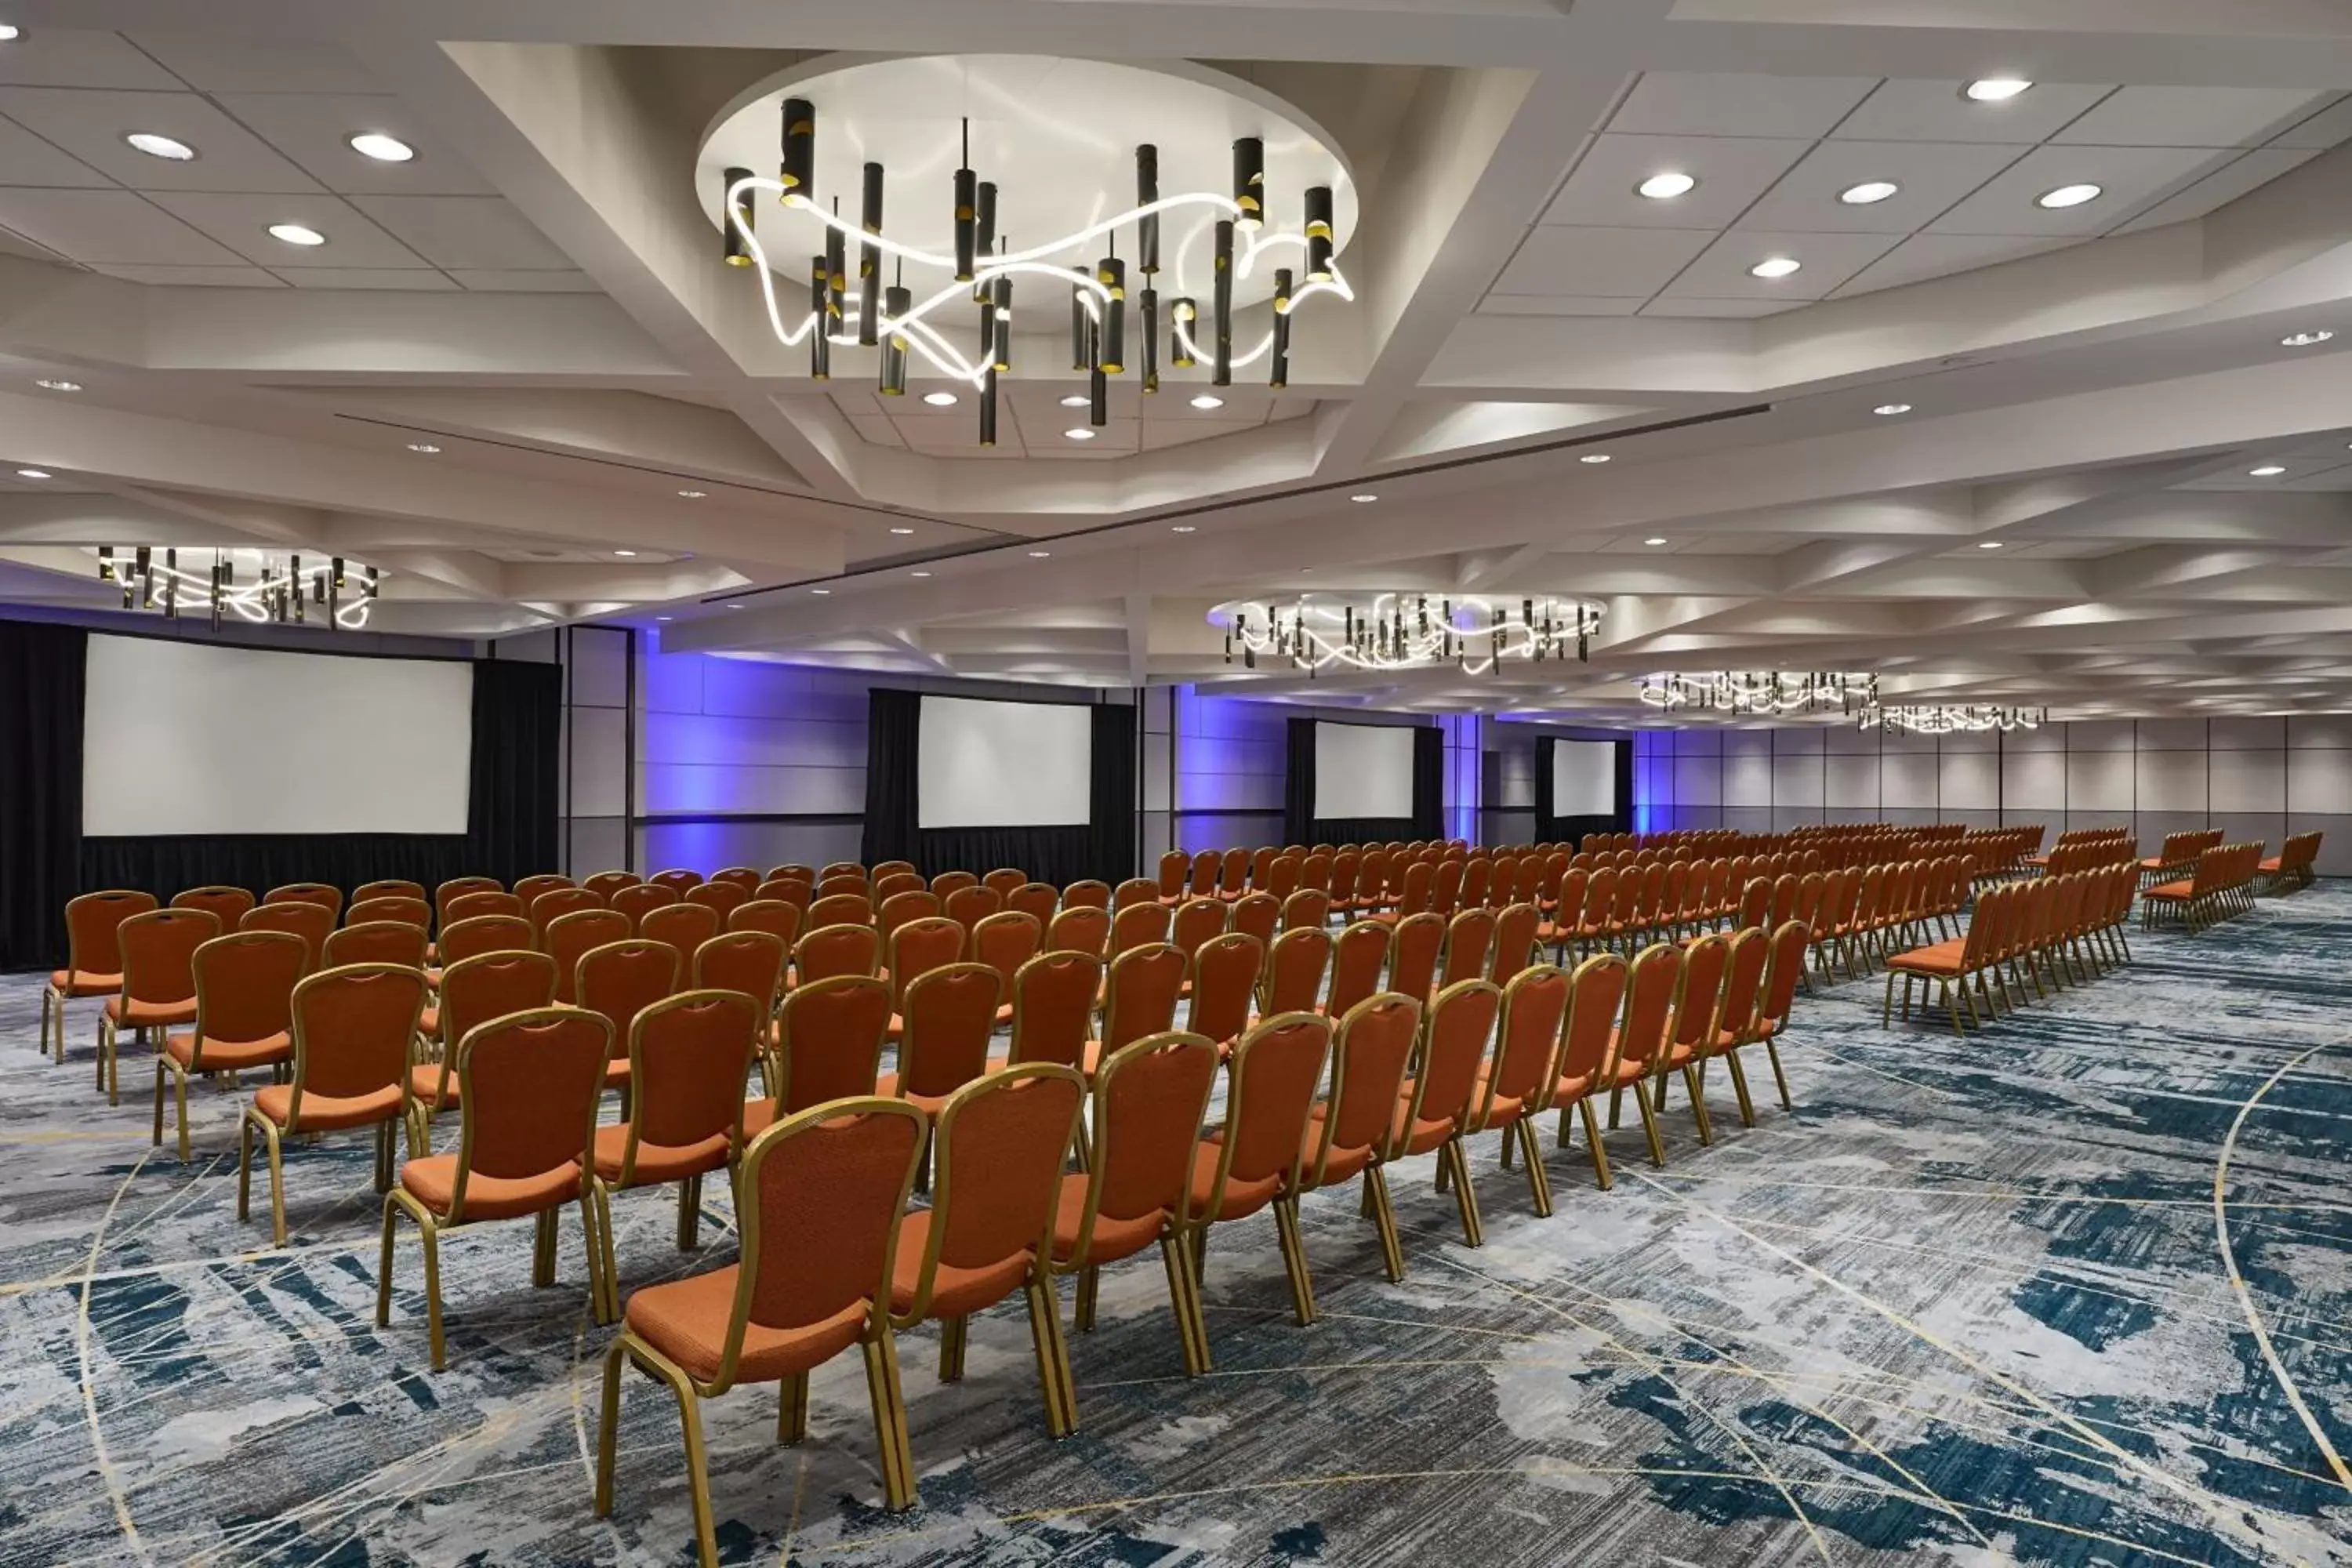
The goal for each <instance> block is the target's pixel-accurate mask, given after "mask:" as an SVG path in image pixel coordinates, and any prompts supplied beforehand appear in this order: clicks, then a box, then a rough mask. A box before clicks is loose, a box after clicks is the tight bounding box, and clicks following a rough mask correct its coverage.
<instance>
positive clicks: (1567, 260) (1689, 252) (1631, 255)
mask: <svg viewBox="0 0 2352 1568" xmlns="http://www.w3.org/2000/svg"><path fill="white" fill-rule="evenodd" d="M1714 237H1715V236H1714V235H1713V234H1711V233H1708V232H1707V231H1706V230H1704V229H1686V228H1575V227H1570V226H1567V225H1564V224H1546V225H1543V226H1539V227H1538V228H1537V229H1536V230H1535V231H1534V232H1533V233H1531V234H1529V235H1528V237H1527V239H1526V240H1525V242H1523V243H1522V244H1521V245H1520V247H1519V253H1518V255H1517V256H1516V257H1513V258H1511V264H1510V265H1509V266H1508V267H1506V268H1503V276H1502V277H1501V278H1500V279H1496V283H1495V289H1496V292H1497V293H1501V294H1601V295H1619V296H1628V295H1630V296H1633V297H1635V298H1641V299H1646V298H1648V297H1649V296H1650V295H1652V294H1654V293H1656V292H1657V291H1658V290H1659V289H1663V288H1664V287H1665V285H1666V282H1667V280H1668V279H1671V278H1673V277H1674V275H1675V273H1676V272H1679V271H1680V270H1682V268H1684V267H1685V266H1686V265H1688V264H1689V262H1690V259H1691V258H1693V257H1695V256H1696V255H1697V254H1698V253H1699V252H1700V251H1702V250H1704V249H1706V246H1707V242H1708V241H1709V240H1711V239H1713V238H1714Z"/></svg>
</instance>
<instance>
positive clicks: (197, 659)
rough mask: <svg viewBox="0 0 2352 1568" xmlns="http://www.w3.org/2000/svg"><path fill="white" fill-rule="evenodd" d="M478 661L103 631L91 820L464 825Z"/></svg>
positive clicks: (372, 827)
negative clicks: (283, 649)
mask: <svg viewBox="0 0 2352 1568" xmlns="http://www.w3.org/2000/svg"><path fill="white" fill-rule="evenodd" d="M473 713H474V669H473V666H472V665H470V664H468V663H467V662H466V661H465V660H463V659H423V658H351V657H348V656H343V657H337V656H335V655H331V654H312V653H270V652H265V651H263V650H261V649H257V648H243V647H218V646H215V645H213V644H208V643H196V642H177V641H173V640H171V639H168V638H163V637H91V638H90V639H89V689H88V695H87V696H86V697H85V698H84V700H83V704H82V746H83V750H82V757H83V762H82V773H81V780H82V782H81V830H82V831H83V832H84V833H85V834H88V835H90V836H91V837H112V836H116V835H136V836H145V835H150V834H170V833H463V832H465V831H466V795H467V784H468V782H469V773H470V770H471V765H472V762H473Z"/></svg>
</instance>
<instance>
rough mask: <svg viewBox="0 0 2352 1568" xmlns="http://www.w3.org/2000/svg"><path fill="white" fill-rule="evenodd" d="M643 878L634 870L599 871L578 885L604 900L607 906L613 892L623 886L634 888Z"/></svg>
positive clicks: (611, 899)
mask: <svg viewBox="0 0 2352 1568" xmlns="http://www.w3.org/2000/svg"><path fill="white" fill-rule="evenodd" d="M644 880H645V879H644V878H643V877H640V876H638V875H637V874H636V873H635V871H599V872H597V873H596V874H595V875H594V876H593V877H589V878H586V879H583V881H582V882H581V884H580V885H581V886H582V887H583V888H585V889H588V890H589V891H590V892H592V893H593V894H595V895H596V896H597V897H598V898H600V899H602V900H604V902H605V904H606V905H607V906H608V907H609V906H610V905H611V903H612V901H613V895H614V893H617V892H619V891H620V890H621V889H624V888H634V887H635V886H637V885H638V884H639V883H640V882H643V881H644Z"/></svg>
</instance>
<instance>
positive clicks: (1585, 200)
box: [1543, 134, 1811, 228]
mask: <svg viewBox="0 0 2352 1568" xmlns="http://www.w3.org/2000/svg"><path fill="white" fill-rule="evenodd" d="M1810 145H1811V143H1810V142H1800V141H1795V140H1785V139H1783V140H1769V139H1762V138H1757V137H1744V136H1619V135H1613V134H1612V135H1607V136H1596V137H1594V138H1593V139H1592V144H1591V146H1590V147H1588V148H1587V149H1586V150H1585V153H1584V156H1583V157H1582V158H1581V159H1580V160H1579V161H1578V163H1577V165H1576V170H1575V172H1574V173H1573V174H1570V175H1569V177H1568V183H1567V184H1565V185H1563V186H1561V187H1560V193H1559V195H1558V196H1557V197H1555V198H1553V201H1552V204H1551V206H1550V207H1549V209H1548V210H1547V211H1546V212H1545V213H1544V216H1543V221H1544V222H1546V223H1553V224H1585V225H1591V226H1609V227H1656V228H1721V227H1722V226H1724V225H1725V224H1727V223H1729V222H1730V221H1731V220H1732V219H1734V218H1736V217H1738V216H1739V215H1740V213H1741V212H1742V211H1744V210H1745V209H1746V208H1747V206H1748V204H1749V203H1750V202H1753V201H1754V200H1755V199H1756V198H1757V197H1758V196H1759V195H1763V194H1764V192H1765V191H1766V190H1768V189H1769V188H1770V186H1771V184H1772V182H1773V181H1775V180H1777V179H1779V178H1780V176H1781V175H1782V174H1785V173H1786V172H1787V171H1788V169H1789V166H1790V164H1792V163H1795V162H1796V161H1797V160H1798V159H1799V158H1801V157H1802V156H1804V154H1805V151H1806V149H1807V148H1808V147H1809V146H1810ZM1668 173H1678V174H1688V175H1690V176H1691V177H1692V178H1693V179H1696V181H1697V182H1698V184H1697V185H1696V187H1695V188H1694V189H1692V190H1690V191H1689V192H1687V193H1685V195H1679V196H1675V197H1673V198H1671V199H1669V200H1664V201H1654V200H1652V199H1651V198H1650V197H1647V196H1644V195H1641V194H1640V193H1639V192H1637V191H1636V190H1635V189H1634V187H1635V186H1636V185H1638V184H1641V183H1642V182H1643V180H1646V179H1648V178H1649V177H1650V176H1651V175H1653V174H1668Z"/></svg>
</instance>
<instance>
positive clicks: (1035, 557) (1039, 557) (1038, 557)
mask: <svg viewBox="0 0 2352 1568" xmlns="http://www.w3.org/2000/svg"><path fill="white" fill-rule="evenodd" d="M1053 553H1054V552H1052V551H1050V550H1033V551H1031V552H1029V559H1031V560H1032V561H1043V560H1045V558H1046V557H1047V556H1049V555H1051V554H1053Z"/></svg>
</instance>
